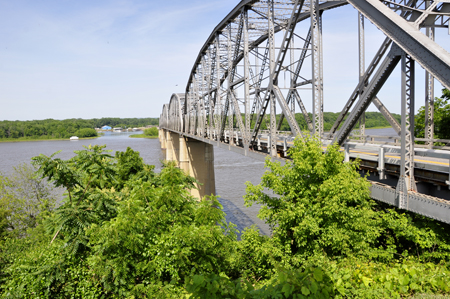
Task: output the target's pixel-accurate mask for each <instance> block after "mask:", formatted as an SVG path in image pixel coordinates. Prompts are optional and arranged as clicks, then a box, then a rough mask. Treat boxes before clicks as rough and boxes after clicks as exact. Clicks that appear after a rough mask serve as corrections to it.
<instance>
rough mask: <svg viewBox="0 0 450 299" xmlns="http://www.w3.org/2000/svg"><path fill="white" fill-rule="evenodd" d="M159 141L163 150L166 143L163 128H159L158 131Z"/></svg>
mask: <svg viewBox="0 0 450 299" xmlns="http://www.w3.org/2000/svg"><path fill="white" fill-rule="evenodd" d="M158 137H159V142H160V143H161V149H163V150H165V149H166V148H167V145H166V131H165V130H164V129H159V131H158Z"/></svg>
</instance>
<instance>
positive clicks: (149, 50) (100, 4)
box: [0, 0, 448, 120]
mask: <svg viewBox="0 0 450 299" xmlns="http://www.w3.org/2000/svg"><path fill="white" fill-rule="evenodd" d="M238 3H239V1H238V0H209V1H201V0H194V1H185V0H184V1H182V0H172V1H154V0H108V1H106V0H96V1H92V0H76V1H75V0H14V1H11V0H0V104H1V109H0V120H31V119H46V118H54V119H65V118H101V117H158V116H159V114H160V112H161V108H162V104H163V103H166V102H168V100H169V98H170V95H171V94H172V93H174V92H183V91H184V89H185V86H186V81H187V79H188V75H189V72H190V70H191V68H192V65H193V63H194V61H195V58H196V57H197V54H198V51H199V50H200V47H201V46H202V45H203V43H204V42H205V40H206V38H207V37H208V36H209V34H210V33H211V31H212V30H213V28H214V27H215V26H216V25H217V24H218V23H219V22H220V21H221V19H222V18H223V17H224V16H226V14H228V12H229V11H230V10H231V9H232V8H233V7H234V6H235V5H236V4H238ZM356 22H357V20H356V11H355V10H354V9H353V8H351V7H349V6H347V7H344V8H340V9H338V10H336V12H332V13H331V12H330V14H329V17H326V18H325V19H324V42H325V45H324V48H325V54H324V62H325V78H324V80H325V93H324V94H325V111H339V110H340V109H341V108H342V106H343V104H344V103H345V101H346V100H347V98H348V96H349V95H350V93H351V91H352V90H353V88H354V86H355V85H354V84H355V82H353V81H354V78H355V76H354V73H357V72H358V68H357V58H356V55H357V46H356V45H357V40H356V38H357V36H356V34H355V32H354V31H355V29H356ZM367 23H368V22H367ZM369 27H370V24H368V25H367V30H368V32H367V34H368V35H367V37H366V42H367V52H368V54H367V61H369V60H370V59H371V55H370V53H373V52H374V51H376V49H377V47H378V45H379V44H380V42H381V41H382V40H383V35H382V34H381V33H380V32H379V31H378V30H377V29H376V28H369ZM372 27H373V26H372ZM447 39H448V36H447ZM447 50H448V48H447ZM351 57H354V59H350V62H349V61H347V60H348V59H349V58H351ZM344 58H345V59H344ZM367 63H368V62H367ZM418 69H420V67H418ZM398 78H399V75H398V76H397V77H396V76H394V77H393V78H392V79H390V82H389V85H388V86H387V87H386V88H385V90H383V91H382V92H381V93H380V99H382V100H383V102H384V103H385V104H386V102H387V103H389V105H390V107H389V105H387V106H388V108H390V110H391V111H392V112H397V113H398V112H400V106H399V105H396V104H393V103H396V102H398V101H397V100H396V99H398V97H399V95H400V89H399V88H397V87H398V83H399V79H398ZM396 80H397V81H396ZM420 80H422V79H421V78H420V75H419V74H418V82H422V81H420ZM176 85H178V86H176ZM418 85H419V84H418ZM436 85H437V87H436V90H440V89H441V86H440V84H436ZM420 88H421V87H418V88H417V94H418V95H420V96H422V94H421V92H422V93H423V88H422V91H421V90H420ZM436 95H437V96H439V95H440V93H438V94H436ZM334 99H335V100H334ZM422 102H423V101H422V100H420V99H418V100H417V104H416V106H421V105H423V103H422ZM307 106H309V105H307ZM370 110H374V108H373V107H372V108H370Z"/></svg>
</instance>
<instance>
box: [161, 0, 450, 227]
mask: <svg viewBox="0 0 450 299" xmlns="http://www.w3.org/2000/svg"><path fill="white" fill-rule="evenodd" d="M344 5H351V6H353V7H354V8H355V9H356V11H357V13H358V22H357V23H356V22H355V25H356V24H357V26H358V41H359V47H358V52H359V57H355V58H354V59H356V58H359V76H358V77H356V80H355V82H358V83H357V84H356V86H355V87H354V90H353V92H352V93H351V94H350V95H349V97H348V100H347V102H346V103H345V105H344V107H343V109H342V111H341V113H340V115H339V117H338V119H337V120H336V122H335V123H334V124H333V126H332V128H331V130H330V131H329V132H324V125H323V123H324V119H323V105H324V96H323V86H324V82H323V47H322V45H323V37H322V19H323V18H326V17H327V16H328V15H332V14H334V13H337V12H338V10H336V8H338V7H340V6H344ZM449 17H450V0H445V1H444V0H442V1H418V0H390V1H388V0H328V1H323V0H264V1H263V0H261V1H257V0H242V1H241V2H240V3H239V4H238V5H237V6H236V7H235V8H234V9H233V10H232V11H231V12H230V13H229V14H228V15H227V16H226V17H225V18H224V19H223V20H222V21H221V22H220V23H219V24H218V25H217V27H216V28H215V29H214V30H213V32H212V33H211V35H210V36H209V37H208V39H207V41H206V42H205V44H204V45H203V47H202V48H201V50H200V52H199V54H198V56H197V59H196V61H195V64H194V66H193V68H192V71H191V73H190V76H189V79H188V82H187V86H186V91H185V93H183V94H173V95H172V97H171V99H170V103H169V104H166V105H164V106H163V111H162V115H161V117H160V129H161V130H162V131H164V132H171V133H177V134H179V135H180V136H183V138H190V139H192V140H197V141H201V142H204V143H207V144H213V145H217V146H219V147H223V148H227V149H229V150H233V151H235V152H239V153H242V154H244V155H247V156H249V157H253V158H257V159H265V158H266V157H267V156H271V157H272V158H273V159H280V160H283V158H286V151H287V150H288V148H289V147H290V146H291V145H292V140H293V138H294V137H295V136H300V137H304V136H306V135H308V134H316V136H320V138H321V140H322V143H323V145H324V148H325V147H326V146H327V145H329V144H331V143H335V142H337V143H338V144H339V145H341V146H342V148H343V150H344V151H345V159H346V160H349V159H354V158H356V157H359V158H360V159H361V160H362V164H361V167H362V169H364V170H369V171H370V172H371V175H370V177H369V179H370V180H371V181H372V187H371V188H372V189H371V192H372V193H371V194H372V198H374V199H376V200H380V201H383V202H386V203H389V204H392V205H395V206H397V207H399V208H402V209H406V210H410V211H413V212H416V213H419V214H422V215H425V216H428V217H431V218H434V219H437V220H440V221H443V222H446V223H450V201H448V200H449V199H450V192H449V190H448V189H449V184H450V182H449V181H450V179H449V159H450V151H448V149H450V147H446V146H443V147H437V146H435V144H437V143H436V142H444V143H447V142H450V141H449V140H437V139H435V138H434V137H435V136H434V134H433V131H434V117H433V112H434V98H435V97H434V84H435V81H436V80H437V81H438V82H440V83H441V84H442V85H443V86H444V87H446V88H449V87H450V54H449V53H448V52H447V51H446V50H445V49H444V48H443V47H442V46H440V45H439V44H438V43H437V42H436V41H435V34H436V31H438V30H440V31H445V32H444V33H445V34H446V35H447V34H450V29H449ZM366 20H368V21H370V22H371V23H373V24H374V25H375V26H376V27H377V28H378V29H379V30H380V31H381V32H382V33H384V35H385V39H384V41H383V42H382V43H381V44H380V45H379V49H378V51H377V52H376V54H375V56H374V57H369V60H370V58H372V60H371V61H370V63H369V64H368V65H366V63H365V61H366V57H365V52H366V51H365V49H364V45H365V42H364V38H365V34H364V32H365V30H364V29H365V27H364V22H365V21H366ZM301 28H303V30H302V29H301ZM305 28H306V29H305ZM440 28H444V29H440ZM347 46H348V45H347ZM341 58H342V57H339V59H341ZM369 60H367V61H369ZM416 64H418V65H420V66H421V67H422V68H423V69H424V70H425V82H424V84H425V90H426V95H425V97H424V100H425V110H426V112H425V114H426V119H425V138H423V139H418V138H415V137H414V111H415V106H414V105H415V94H414V88H415V84H416V82H415V81H416V80H415V73H416ZM397 65H399V67H398V68H396V66H397ZM395 69H399V70H400V72H401V86H399V88H401V98H400V99H399V100H398V101H399V103H400V102H401V123H398V122H397V121H396V120H395V119H394V117H392V115H391V113H390V112H389V111H388V109H387V108H386V107H385V105H383V103H382V101H381V99H379V98H378V97H377V94H378V92H379V91H380V90H381V89H382V88H383V85H384V84H385V82H386V81H387V79H388V78H389V77H390V76H391V75H392V74H393V72H394V70H395ZM286 75H287V76H286ZM355 75H356V74H355ZM286 86H287V87H286ZM305 87H308V89H309V92H311V91H312V92H311V93H312V96H311V94H310V97H311V99H312V111H310V112H311V113H308V111H307V110H306V108H305V105H304V98H305V97H304V96H301V94H302V92H304V90H303V89H304V88H305ZM239 95H240V96H239ZM421 99H422V97H421ZM371 103H373V104H374V105H375V106H376V107H377V108H378V110H379V111H380V112H381V113H382V115H383V116H384V117H385V118H386V120H387V121H388V122H389V123H390V124H391V125H392V127H393V128H394V129H395V131H396V132H397V133H398V136H397V137H383V136H366V135H365V129H364V126H365V111H366V109H367V108H368V106H369V105H370V104H371ZM277 111H278V113H279V114H281V119H278V121H277V119H276V112H277ZM296 111H298V112H300V113H301V115H303V120H302V121H301V122H299V121H297V120H296V118H295V113H296ZM311 116H312V117H311ZM284 119H286V120H287V123H288V124H289V127H290V131H289V132H280V126H281V123H282V121H283V120H284ZM300 123H302V124H303V125H300ZM417 140H419V141H422V142H421V143H422V144H421V145H418V144H416V142H415V141H417Z"/></svg>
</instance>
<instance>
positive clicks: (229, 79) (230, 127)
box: [227, 24, 234, 145]
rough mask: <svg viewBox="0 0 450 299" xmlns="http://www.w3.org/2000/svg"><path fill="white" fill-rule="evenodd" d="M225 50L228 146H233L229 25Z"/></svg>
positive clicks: (231, 52) (231, 63)
mask: <svg viewBox="0 0 450 299" xmlns="http://www.w3.org/2000/svg"><path fill="white" fill-rule="evenodd" d="M227 50H228V87H227V97H229V100H228V131H229V132H228V136H229V137H228V140H229V144H230V145H232V144H234V142H233V136H234V133H233V127H234V121H233V120H234V118H233V116H234V112H233V105H232V98H231V97H232V95H231V93H232V92H233V91H232V90H231V83H233V82H232V73H233V49H232V44H231V24H229V25H228V34H227Z"/></svg>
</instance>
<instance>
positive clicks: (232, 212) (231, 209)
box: [218, 197, 270, 239]
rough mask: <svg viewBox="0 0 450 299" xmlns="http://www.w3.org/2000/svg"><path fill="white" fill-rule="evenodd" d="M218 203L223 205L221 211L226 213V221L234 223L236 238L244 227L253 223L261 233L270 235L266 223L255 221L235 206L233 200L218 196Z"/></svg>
mask: <svg viewBox="0 0 450 299" xmlns="http://www.w3.org/2000/svg"><path fill="white" fill-rule="evenodd" d="M218 200H219V202H220V204H221V205H222V206H223V211H224V212H225V214H226V217H225V218H226V221H227V222H231V223H233V224H235V225H236V228H237V230H238V231H239V233H238V234H237V235H238V239H240V238H241V234H242V232H243V231H244V229H245V228H246V227H250V226H252V225H253V224H255V225H256V226H257V228H258V229H259V231H260V233H261V234H262V235H267V236H269V235H270V230H269V227H268V225H264V223H262V224H261V223H256V221H254V220H252V219H251V218H250V217H249V216H248V215H247V214H246V213H245V212H244V211H242V210H241V209H240V208H239V207H238V206H236V205H235V204H234V203H233V202H231V201H229V200H227V199H225V198H221V197H219V198H218ZM261 222H262V221H261Z"/></svg>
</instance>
